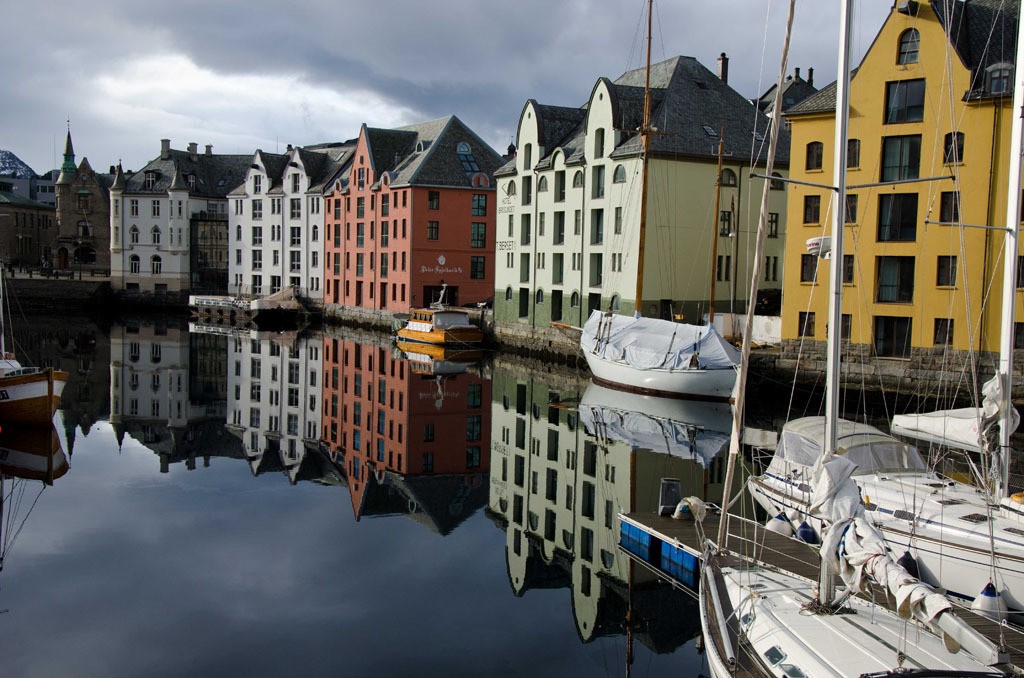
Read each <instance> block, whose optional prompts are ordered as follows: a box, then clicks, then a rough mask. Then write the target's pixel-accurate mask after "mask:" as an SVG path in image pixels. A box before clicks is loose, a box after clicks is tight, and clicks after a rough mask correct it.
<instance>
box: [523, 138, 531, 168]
mask: <svg viewBox="0 0 1024 678" xmlns="http://www.w3.org/2000/svg"><path fill="white" fill-rule="evenodd" d="M531 167H533V144H526V145H525V146H523V169H530V168H531Z"/></svg>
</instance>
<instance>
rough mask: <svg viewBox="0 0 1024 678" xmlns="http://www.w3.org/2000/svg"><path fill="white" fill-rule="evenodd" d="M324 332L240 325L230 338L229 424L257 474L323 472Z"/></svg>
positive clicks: (295, 477) (305, 476)
mask: <svg viewBox="0 0 1024 678" xmlns="http://www.w3.org/2000/svg"><path fill="white" fill-rule="evenodd" d="M320 351H321V341H320V339H319V338H318V337H307V336H298V335H296V334H294V333H281V334H276V333H275V334H271V333H258V332H256V331H255V330H238V331H236V332H235V333H234V334H233V336H231V337H229V339H228V350H227V365H228V378H227V381H228V424H227V429H228V430H229V431H230V432H231V433H233V434H234V435H236V436H237V437H238V438H239V439H240V440H241V441H242V447H243V448H244V450H245V457H246V459H247V460H248V461H249V468H250V469H251V470H252V473H253V475H261V474H264V473H270V472H283V473H284V474H285V475H286V476H287V477H288V480H289V482H291V483H292V484H295V483H297V482H299V481H300V480H309V479H312V478H316V477H319V476H320V475H322V472H323V470H322V467H321V460H320V459H319V455H318V454H317V451H318V449H319V435H320V423H321V414H322V410H321V408H320V400H321V393H322V388H323V387H322V384H323V379H322V373H323V362H322V358H321V355H320Z"/></svg>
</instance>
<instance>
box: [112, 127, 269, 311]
mask: <svg viewBox="0 0 1024 678" xmlns="http://www.w3.org/2000/svg"><path fill="white" fill-rule="evenodd" d="M160 146H161V147H160V156H159V157H158V158H156V159H155V160H153V161H151V162H149V163H148V164H147V165H146V166H145V167H143V168H142V169H141V170H139V171H138V172H135V173H133V174H129V175H126V174H125V173H124V172H123V171H122V170H121V168H120V167H118V168H117V173H116V175H115V178H114V183H113V185H112V186H111V187H110V201H111V205H110V276H111V284H112V286H113V287H114V289H115V290H126V291H134V292H157V293H162V292H186V291H188V290H189V289H191V281H192V278H193V276H194V275H195V276H199V275H200V274H202V273H203V271H201V270H199V269H200V260H199V259H198V252H197V251H194V247H193V244H194V243H196V242H197V241H198V238H199V236H200V230H202V231H203V232H204V235H203V239H204V240H207V241H210V242H211V243H212V246H213V247H216V246H217V241H218V240H220V241H221V243H222V244H221V247H223V246H224V244H226V242H227V233H226V231H227V192H228V191H229V190H231V188H232V187H234V186H237V185H238V184H239V183H240V182H241V181H242V178H243V177H244V175H245V170H246V167H248V165H249V161H250V158H249V156H242V155H214V154H213V147H212V146H210V145H207V146H206V152H205V153H204V154H199V153H198V152H197V147H196V144H194V143H190V144H189V146H188V150H187V151H178V150H173V149H171V142H170V140H169V139H163V140H161V142H160ZM209 231H223V232H224V233H223V238H217V237H215V236H211V235H206V233H208V232H209ZM224 255H225V256H224V257H223V259H226V258H227V257H226V252H225V253H224ZM224 263H225V262H218V261H217V259H216V258H213V260H211V259H210V258H209V257H204V259H203V264H202V265H203V267H218V266H224V268H223V274H224V276H226V275H227V268H226V266H225V265H224ZM224 286H226V281H225V282H224Z"/></svg>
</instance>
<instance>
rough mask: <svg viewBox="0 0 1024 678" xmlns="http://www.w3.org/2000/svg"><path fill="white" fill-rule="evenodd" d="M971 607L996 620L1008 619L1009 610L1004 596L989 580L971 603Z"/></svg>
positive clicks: (983, 615)
mask: <svg viewBox="0 0 1024 678" xmlns="http://www.w3.org/2000/svg"><path fill="white" fill-rule="evenodd" d="M971 609H972V610H974V611H975V612H977V613H978V614H980V615H981V616H982V617H988V618H989V619H992V620H994V621H1003V620H1004V619H1006V616H1007V613H1008V610H1007V608H1006V601H1004V600H1003V596H1002V595H1001V594H1000V593H999V591H997V590H996V587H995V586H994V585H993V584H992V582H989V583H988V584H986V585H985V588H983V589H982V590H981V593H980V594H979V595H978V596H977V597H976V598H975V599H974V601H973V602H972V603H971Z"/></svg>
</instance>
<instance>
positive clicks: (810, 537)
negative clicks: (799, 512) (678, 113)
mask: <svg viewBox="0 0 1024 678" xmlns="http://www.w3.org/2000/svg"><path fill="white" fill-rule="evenodd" d="M796 537H797V539H799V540H800V541H805V542H807V543H808V544H820V543H821V539H819V538H818V533H817V532H815V530H814V528H813V527H811V526H810V525H808V524H807V521H806V520H805V521H803V522H801V523H800V527H798V528H796Z"/></svg>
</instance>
